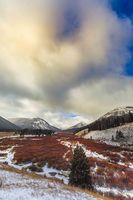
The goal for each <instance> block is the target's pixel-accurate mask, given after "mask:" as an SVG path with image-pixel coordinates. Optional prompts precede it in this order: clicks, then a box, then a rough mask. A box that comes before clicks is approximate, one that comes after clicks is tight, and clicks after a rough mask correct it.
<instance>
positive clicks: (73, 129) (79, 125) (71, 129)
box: [63, 122, 87, 132]
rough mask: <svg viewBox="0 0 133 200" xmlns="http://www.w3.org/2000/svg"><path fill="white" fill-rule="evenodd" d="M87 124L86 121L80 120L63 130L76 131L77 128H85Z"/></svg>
mask: <svg viewBox="0 0 133 200" xmlns="http://www.w3.org/2000/svg"><path fill="white" fill-rule="evenodd" d="M86 125H87V124H86V123H84V122H80V123H78V124H76V125H74V126H71V127H69V128H67V129H65V130H63V131H67V132H75V131H76V130H78V129H80V128H83V127H84V126H86Z"/></svg>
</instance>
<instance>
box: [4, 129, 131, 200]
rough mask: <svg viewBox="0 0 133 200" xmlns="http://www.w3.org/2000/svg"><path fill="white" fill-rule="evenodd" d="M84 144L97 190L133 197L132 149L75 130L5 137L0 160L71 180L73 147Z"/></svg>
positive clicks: (120, 198) (117, 196)
mask: <svg viewBox="0 0 133 200" xmlns="http://www.w3.org/2000/svg"><path fill="white" fill-rule="evenodd" d="M77 144H78V145H81V146H82V147H83V149H84V151H85V153H86V156H87V158H88V163H89V165H90V167H91V177H92V183H93V185H94V191H95V192H99V193H100V194H104V196H107V197H111V198H113V199H117V200H125V199H126V200H131V199H132V198H133V150H131V149H128V148H123V147H117V146H112V145H108V144H105V143H102V142H97V141H94V140H91V139H88V140H86V139H84V138H80V137H78V136H76V135H73V134H66V133H58V134H55V135H53V136H44V137H24V138H20V137H19V136H11V137H8V138H6V137H4V138H1V139H0V162H1V163H4V164H5V165H9V166H11V167H13V168H16V169H19V170H21V171H34V173H36V174H39V175H41V176H44V177H49V178H52V179H55V180H56V179H59V180H60V181H61V182H63V183H65V184H68V174H69V167H70V161H71V159H72V156H73V150H74V148H75V147H76V145H77Z"/></svg>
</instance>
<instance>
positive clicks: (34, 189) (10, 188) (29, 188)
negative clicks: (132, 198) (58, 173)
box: [0, 170, 98, 200]
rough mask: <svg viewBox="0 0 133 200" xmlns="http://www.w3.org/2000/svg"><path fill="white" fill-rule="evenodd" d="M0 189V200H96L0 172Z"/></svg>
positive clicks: (54, 184)
mask: <svg viewBox="0 0 133 200" xmlns="http://www.w3.org/2000/svg"><path fill="white" fill-rule="evenodd" d="M0 177H1V179H2V183H3V185H2V187H1V188H0V199H1V200H8V199H11V200H20V199H21V200H27V199H28V200H70V199H71V200H81V199H82V200H98V199H97V198H95V197H92V196H91V195H88V194H86V193H82V192H78V191H74V190H72V191H70V190H68V189H65V188H64V185H62V184H60V183H56V182H50V181H48V180H46V179H41V180H39V179H32V178H29V177H28V176H24V175H21V174H17V173H14V172H7V171H4V170H0Z"/></svg>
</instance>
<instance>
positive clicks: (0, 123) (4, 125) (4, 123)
mask: <svg viewBox="0 0 133 200" xmlns="http://www.w3.org/2000/svg"><path fill="white" fill-rule="evenodd" d="M19 129H20V128H19V127H17V126H16V125H15V124H13V123H11V122H10V121H8V120H6V119H5V118H3V117H0V131H16V130H19Z"/></svg>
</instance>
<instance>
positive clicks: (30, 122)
mask: <svg viewBox="0 0 133 200" xmlns="http://www.w3.org/2000/svg"><path fill="white" fill-rule="evenodd" d="M9 121H10V122H12V123H14V124H15V125H17V126H19V127H21V129H31V130H39V129H40V130H45V129H47V130H52V131H58V130H59V129H58V128H57V127H54V126H52V125H50V124H49V123H48V122H46V121H45V120H44V119H42V118H39V117H36V118H23V117H22V118H21V117H19V118H10V119H9Z"/></svg>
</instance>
